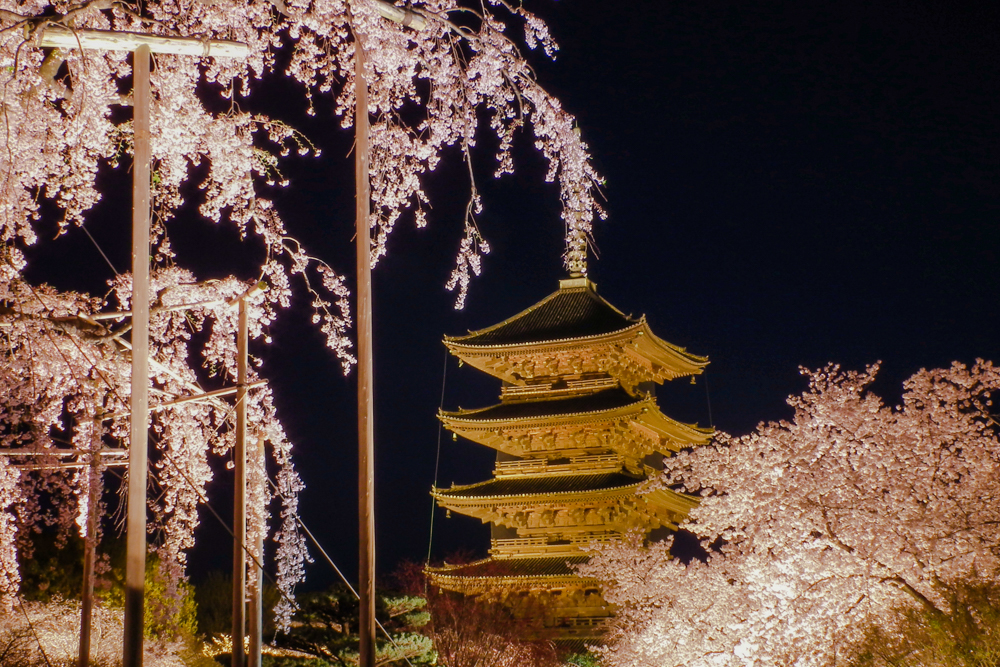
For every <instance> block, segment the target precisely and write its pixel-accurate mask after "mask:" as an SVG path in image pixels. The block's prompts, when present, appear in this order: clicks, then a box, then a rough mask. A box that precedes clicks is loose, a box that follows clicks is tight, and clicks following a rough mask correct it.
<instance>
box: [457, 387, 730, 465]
mask: <svg viewBox="0 0 1000 667" xmlns="http://www.w3.org/2000/svg"><path fill="white" fill-rule="evenodd" d="M489 409H490V408H483V409H480V410H460V411H458V412H445V411H443V410H442V411H438V419H440V420H441V422H442V423H443V424H444V425H445V427H446V428H447V429H448V430H449V431H452V432H454V433H458V434H459V435H461V436H462V437H464V438H468V439H469V440H472V441H473V442H477V443H479V444H482V445H486V446H487V447H496V444H495V443H494V442H493V438H492V437H491V436H492V435H494V434H495V433H496V431H497V430H508V429H510V430H521V429H530V428H534V427H543V426H549V427H554V426H563V425H580V424H600V423H607V422H614V421H617V420H619V419H622V418H633V420H634V421H635V422H637V423H639V424H641V425H642V426H644V427H646V428H648V429H650V430H651V431H653V432H654V433H656V434H657V435H658V436H659V437H661V438H665V439H667V440H668V441H675V442H679V443H681V445H682V446H684V445H705V444H708V442H709V441H710V440H711V439H712V436H713V435H714V434H715V429H712V428H702V427H700V426H697V425H695V424H685V423H684V422H679V421H677V420H676V419H671V418H670V417H668V416H666V415H665V414H663V412H661V411H660V408H659V406H658V405H657V404H656V401H655V400H654V399H653V398H652V397H649V398H646V399H641V400H638V401H636V402H635V403H632V404H630V405H625V406H622V407H618V408H610V409H607V410H592V411H590V412H570V413H561V414H558V413H557V414H550V415H541V416H537V417H515V418H503V419H472V418H471V416H472V415H475V414H480V413H482V412H484V411H485V410H489ZM668 448H669V449H671V450H672V451H677V450H678V449H679V447H677V446H673V447H670V446H668ZM661 453H664V452H661Z"/></svg>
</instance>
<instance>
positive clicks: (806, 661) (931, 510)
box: [584, 361, 1000, 667]
mask: <svg viewBox="0 0 1000 667" xmlns="http://www.w3.org/2000/svg"><path fill="white" fill-rule="evenodd" d="M876 371H877V366H872V367H870V368H869V369H867V370H866V371H865V372H860V373H859V372H843V371H841V370H840V369H839V368H838V367H837V366H828V367H826V368H825V369H822V370H818V371H803V372H804V373H805V374H806V376H807V377H808V378H809V385H810V386H809V390H808V391H806V392H805V393H804V394H802V395H801V396H793V397H792V398H790V399H789V404H790V405H791V406H792V407H793V408H794V409H795V415H794V417H793V418H792V420H791V421H789V422H778V423H770V424H762V425H761V426H760V427H758V429H757V430H756V431H755V432H753V433H751V434H749V435H746V436H743V437H740V438H734V437H728V436H722V437H721V438H720V439H719V440H718V441H717V442H716V443H714V444H713V445H710V446H707V447H701V448H698V449H696V450H694V451H689V452H684V453H681V454H679V455H677V456H675V457H671V458H670V459H667V461H666V462H665V465H666V472H665V477H664V478H663V480H662V483H663V484H671V485H674V484H679V485H680V486H681V487H682V488H683V489H684V490H687V491H688V492H692V493H701V495H702V500H701V504H700V505H699V506H698V507H697V508H696V509H694V510H692V512H691V515H690V519H689V520H688V521H687V522H686V524H684V526H683V527H684V528H686V529H687V530H689V531H692V532H694V533H695V534H696V535H698V536H699V537H700V538H701V539H702V544H703V546H704V547H705V548H706V549H707V550H708V553H709V556H708V559H707V563H703V562H701V561H698V560H694V561H692V562H691V563H689V564H686V565H685V564H684V563H681V562H680V561H678V560H677V559H674V558H671V557H670V554H669V547H670V544H669V543H665V544H659V545H651V546H649V547H645V546H643V545H642V544H641V543H639V542H633V543H631V544H625V545H609V546H600V547H596V548H595V551H596V556H595V558H594V559H593V560H592V561H591V563H590V564H589V565H588V566H586V568H584V570H585V572H586V573H588V574H590V575H592V576H597V577H600V578H601V579H603V580H604V581H606V582H607V584H608V587H607V589H606V597H607V599H608V601H609V602H612V603H615V604H617V605H618V608H619V616H618V618H617V620H616V621H615V624H614V627H613V629H612V632H611V634H610V639H611V641H610V643H609V645H608V647H607V648H606V649H602V655H603V657H604V659H605V660H606V662H607V664H608V665H611V666H612V667H619V666H622V667H624V666H625V665H629V666H633V665H666V666H669V665H685V666H688V667H708V666H713V667H730V666H734V667H735V666H739V667H744V666H755V667H756V666H760V667H763V666H765V665H775V664H782V665H795V666H803V667H804V666H822V665H831V664H835V661H836V656H837V655H838V652H839V654H841V655H842V654H843V652H844V651H843V649H844V648H845V647H849V646H851V645H852V643H853V642H856V641H858V640H859V639H860V638H861V636H860V635H861V634H862V633H863V631H864V629H865V628H866V627H871V626H872V625H876V626H884V625H885V620H886V619H889V618H892V616H893V612H894V610H896V609H899V608H900V607H904V608H905V607H907V606H909V607H916V608H920V609H922V610H924V611H925V612H928V613H929V614H930V615H931V616H934V615H941V616H943V615H948V614H952V613H955V612H961V611H964V610H956V609H952V608H951V607H950V600H954V599H955V598H954V597H953V596H950V595H949V594H948V593H949V591H951V590H954V587H955V586H956V585H959V583H960V582H962V581H968V580H979V581H986V582H992V583H994V584H995V583H996V582H997V581H998V577H1000V532H998V531H997V526H998V525H1000V480H998V478H997V472H996V471H997V470H998V469H1000V440H998V434H997V430H996V417H995V411H994V409H993V407H992V395H993V394H994V393H995V392H996V391H997V390H998V389H1000V369H997V368H996V367H994V366H993V365H992V364H991V363H989V362H985V361H979V362H977V363H976V364H975V365H974V366H972V367H971V368H969V367H966V366H964V365H962V364H958V363H955V364H953V365H952V366H951V367H950V368H946V369H938V370H931V371H926V370H923V371H920V372H919V373H917V374H916V375H914V376H913V377H911V378H910V379H909V380H907V381H906V382H905V383H904V389H905V392H904V394H903V398H902V403H901V405H899V406H897V407H895V408H893V407H890V406H886V405H885V404H884V403H883V402H882V401H881V399H879V397H878V396H875V395H873V394H872V393H870V392H869V391H868V390H867V387H868V385H869V384H870V383H871V382H872V380H873V379H874V377H875V373H876ZM713 545H714V548H713ZM720 545H721V546H720ZM883 630H884V631H885V632H887V633H888V635H889V636H892V633H893V632H894V630H895V629H894V628H892V627H883Z"/></svg>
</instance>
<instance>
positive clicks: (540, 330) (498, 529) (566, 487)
mask: <svg viewBox="0 0 1000 667" xmlns="http://www.w3.org/2000/svg"><path fill="white" fill-rule="evenodd" d="M444 342H445V345H447V346H448V349H449V350H450V351H451V353H452V354H454V355H455V356H457V357H458V358H459V359H461V360H462V361H463V362H465V363H466V364H469V365H471V366H473V367H475V368H478V369H479V370H481V371H484V372H486V373H489V374H490V375H493V376H495V377H497V378H499V379H500V380H502V381H503V387H502V389H501V394H500V403H499V404H497V405H493V406H491V407H488V408H482V409H477V410H459V411H457V412H441V413H440V414H439V418H440V419H441V421H442V422H443V423H444V425H445V427H446V428H447V429H448V430H450V431H452V432H453V433H455V434H457V435H459V436H462V437H463V438H467V439H469V440H472V441H473V442H476V443H479V444H481V445H486V446H487V447H491V448H493V449H495V450H497V462H496V468H495V470H494V472H493V479H491V480H489V481H485V482H480V483H478V484H470V485H465V486H452V487H451V488H449V489H438V488H435V489H433V490H432V491H431V495H432V496H433V497H434V498H435V499H436V501H437V503H438V504H439V505H440V506H441V507H444V508H447V509H448V510H453V511H455V512H459V513H461V514H465V515H468V516H473V517H477V518H479V519H480V520H482V521H483V522H489V523H490V524H491V532H492V540H491V549H490V554H491V555H490V557H489V558H486V559H484V560H480V561H477V562H474V563H469V564H466V565H456V566H445V567H441V568H429V570H428V572H429V575H430V578H431V582H432V583H433V584H434V585H436V586H439V587H440V588H443V589H446V590H451V591H457V592H460V593H464V594H467V595H485V596H488V597H490V598H491V599H494V600H500V601H503V602H505V603H506V604H507V605H509V606H510V607H511V609H512V610H513V611H514V612H515V613H520V614H524V615H530V616H532V617H535V618H536V620H538V621H539V622H540V623H541V624H543V625H544V626H545V627H546V628H547V629H548V630H549V634H550V636H554V637H555V638H558V639H596V638H598V637H599V635H600V630H601V625H602V622H603V620H604V619H606V618H607V617H608V616H609V615H610V614H611V610H610V609H609V607H608V605H607V604H606V603H605V602H604V600H603V599H602V597H601V593H600V587H599V584H598V582H597V581H595V580H592V579H586V578H582V577H580V576H577V575H576V574H575V572H574V571H573V568H572V565H573V564H575V563H580V562H583V561H584V560H586V556H585V555H584V552H583V550H582V548H583V547H584V546H585V545H587V544H588V543H590V542H593V541H608V540H618V539H621V538H622V536H623V534H624V533H625V532H626V531H629V530H640V531H642V532H644V533H645V534H646V535H648V534H649V533H650V532H651V531H653V530H655V529H657V528H663V527H666V528H676V526H677V524H678V523H679V522H680V521H681V520H683V518H684V516H685V515H686V513H687V512H688V510H689V509H690V508H691V507H693V506H694V504H695V500H694V499H693V498H691V497H688V496H685V495H682V494H679V493H675V492H673V491H670V490H665V489H657V490H655V491H652V492H645V490H644V489H643V484H644V482H645V481H646V480H647V479H649V478H650V477H651V476H652V475H653V474H654V473H655V471H656V469H657V468H658V467H659V464H660V461H661V460H662V456H664V455H669V454H670V453H672V452H676V451H678V450H679V449H681V448H682V447H687V446H690V445H699V444H704V443H706V442H708V440H709V439H710V438H711V436H712V430H711V429H704V428H699V427H697V426H692V425H688V424H682V423H680V422H677V421H675V420H673V419H670V418H669V417H667V416H666V415H664V414H663V413H662V412H661V411H660V409H659V406H658V405H657V403H656V399H655V398H654V395H653V391H652V388H653V386H654V383H663V382H664V381H666V380H673V379H676V378H679V377H684V376H688V375H695V374H699V373H701V372H702V369H703V368H704V367H705V366H706V365H707V364H708V360H707V359H706V358H704V357H698V356H695V355H692V354H690V353H688V352H686V351H685V350H684V349H683V348H679V347H676V346H674V345H671V344H670V343H668V342H666V341H664V340H661V339H660V338H657V337H656V335H654V334H653V332H652V331H651V330H650V328H649V326H648V325H647V324H646V321H645V318H644V317H642V318H639V319H634V318H631V317H629V316H626V315H624V314H623V313H622V312H621V311H619V310H618V309H617V308H615V307H614V306H612V305H611V304H610V303H608V302H607V301H605V300H604V299H603V298H601V297H600V296H598V294H597V291H596V287H595V285H594V284H593V283H591V282H590V281H589V280H588V279H587V278H585V277H576V278H569V279H566V280H561V281H560V282H559V290H558V291H556V292H554V293H553V294H551V295H549V296H548V297H546V298H545V299H543V300H542V301H540V302H538V303H537V304H535V305H534V306H532V307H530V308H528V309H527V310H525V311H523V312H521V313H519V314H517V315H515V316H514V317H512V318H510V319H508V320H506V321H504V322H501V323H500V324H497V325H494V326H492V327H489V328H486V329H482V330H480V331H475V332H472V333H469V334H468V335H465V336H456V337H446V338H445V341H444Z"/></svg>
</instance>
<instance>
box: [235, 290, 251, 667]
mask: <svg viewBox="0 0 1000 667" xmlns="http://www.w3.org/2000/svg"><path fill="white" fill-rule="evenodd" d="M239 306H240V312H239V332H238V333H237V335H236V363H237V370H236V446H235V448H234V450H233V460H234V463H235V466H234V468H235V469H234V473H235V487H236V488H235V489H234V490H233V633H232V636H233V656H232V657H233V659H232V667H244V665H245V664H246V655H245V654H244V649H243V635H244V632H245V630H246V595H247V569H246V557H245V556H244V555H243V548H244V546H245V545H246V541H247V537H246V535H247V473H246V463H247V400H246V399H247V338H248V334H247V300H246V298H241V299H240V304H239Z"/></svg>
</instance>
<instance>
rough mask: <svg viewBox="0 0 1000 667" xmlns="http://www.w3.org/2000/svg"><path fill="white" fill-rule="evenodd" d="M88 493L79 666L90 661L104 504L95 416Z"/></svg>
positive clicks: (97, 421)
mask: <svg viewBox="0 0 1000 667" xmlns="http://www.w3.org/2000/svg"><path fill="white" fill-rule="evenodd" d="M92 438H93V439H92V444H91V453H90V471H89V474H90V478H89V484H88V489H87V491H88V493H87V496H88V497H87V535H86V537H85V538H84V540H83V593H82V595H81V596H80V597H81V601H80V656H79V667H88V665H89V664H90V635H91V620H92V618H93V610H94V552H95V551H97V512H98V505H100V504H101V472H100V465H99V464H100V460H99V458H98V457H100V454H99V452H100V451H101V421H100V419H96V418H95V419H94V433H93V436H92Z"/></svg>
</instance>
